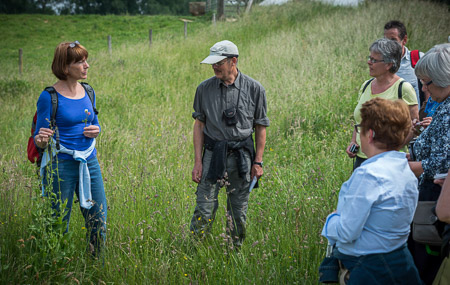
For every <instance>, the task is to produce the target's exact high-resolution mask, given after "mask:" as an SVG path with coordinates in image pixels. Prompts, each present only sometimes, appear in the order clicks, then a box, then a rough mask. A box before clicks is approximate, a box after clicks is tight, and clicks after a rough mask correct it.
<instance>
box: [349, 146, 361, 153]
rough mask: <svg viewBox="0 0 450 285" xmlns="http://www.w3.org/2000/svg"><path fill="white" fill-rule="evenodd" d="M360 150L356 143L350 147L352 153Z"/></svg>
mask: <svg viewBox="0 0 450 285" xmlns="http://www.w3.org/2000/svg"><path fill="white" fill-rule="evenodd" d="M358 150H359V146H357V145H356V144H352V146H351V147H350V152H351V153H357V152H358Z"/></svg>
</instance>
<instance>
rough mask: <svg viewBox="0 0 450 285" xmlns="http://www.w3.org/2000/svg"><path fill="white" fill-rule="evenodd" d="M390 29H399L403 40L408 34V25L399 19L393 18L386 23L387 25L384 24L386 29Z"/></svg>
mask: <svg viewBox="0 0 450 285" xmlns="http://www.w3.org/2000/svg"><path fill="white" fill-rule="evenodd" d="M390 29H397V30H398V35H399V36H400V39H401V40H403V39H404V38H405V36H406V35H408V34H407V33H406V27H405V25H404V24H403V23H402V22H400V21H397V20H392V21H389V22H387V23H386V25H384V30H390Z"/></svg>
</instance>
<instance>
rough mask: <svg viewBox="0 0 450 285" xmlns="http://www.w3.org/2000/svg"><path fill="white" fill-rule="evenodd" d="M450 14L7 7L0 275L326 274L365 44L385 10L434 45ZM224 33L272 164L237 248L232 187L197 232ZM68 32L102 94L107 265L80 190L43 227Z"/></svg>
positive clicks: (381, 7) (216, 278)
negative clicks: (96, 251)
mask: <svg viewBox="0 0 450 285" xmlns="http://www.w3.org/2000/svg"><path fill="white" fill-rule="evenodd" d="M419 15H420V16H419ZM448 18H449V12H448V6H445V5H442V4H441V5H440V4H436V3H431V2H426V1H416V0H413V1H368V2H367V3H366V4H364V5H361V6H359V7H357V8H345V7H331V6H327V5H323V4H320V3H316V2H309V1H294V2H292V3H289V4H287V5H284V6H280V7H278V6H277V7H258V6H255V7H254V9H253V11H252V13H251V14H249V15H247V16H243V17H241V18H239V19H238V20H237V21H235V22H221V23H217V24H216V25H215V26H213V25H211V23H210V21H209V17H207V16H205V17H203V18H193V17H189V18H188V19H190V20H193V21H194V22H193V23H189V24H188V37H187V38H186V39H185V38H184V32H183V22H181V21H180V19H179V18H178V17H169V16H155V17H150V16H95V15H92V16H91V15H90V16H47V15H15V16H11V15H0V34H1V35H2V40H1V41H0V62H1V67H2V68H1V71H0V119H1V122H2V124H1V126H0V134H1V135H0V147H1V149H2V150H3V151H2V152H0V170H1V171H0V173H1V174H0V241H1V242H0V276H1V277H0V283H5V284H9V283H21V284H22V283H91V282H92V283H102V284H103V283H119V284H135V283H147V284H154V283H163V284H179V283H183V284H184V283H195V284H198V283H206V284H241V283H256V284H266V283H274V284H280V283H291V284H315V283H316V282H317V280H318V273H317V269H318V266H319V264H320V261H321V260H322V258H323V257H324V254H325V247H326V241H325V240H324V239H323V238H322V237H321V236H320V232H321V229H322V226H323V222H324V220H325V218H326V216H327V214H328V213H330V212H331V211H333V210H334V208H335V206H336V202H337V196H338V191H339V189H340V186H341V184H342V183H343V182H344V181H345V180H346V179H348V177H349V176H350V174H351V165H352V161H351V160H350V159H349V158H348V157H347V156H346V154H345V147H346V146H347V143H348V142H349V140H350V137H351V132H352V128H353V122H352V114H353V109H354V107H355V104H356V99H357V91H358V89H359V87H360V86H361V84H362V83H363V81H364V80H366V79H368V77H369V74H368V68H367V64H366V58H367V55H368V53H369V51H368V49H369V46H370V44H371V43H372V42H373V41H374V40H376V39H377V38H380V37H382V35H383V30H382V28H383V25H384V23H385V22H387V21H388V20H392V19H398V20H401V21H403V22H404V23H405V24H406V26H407V29H408V32H409V33H408V38H409V41H408V44H407V46H408V47H409V48H410V49H420V50H422V51H427V50H428V49H429V48H431V47H432V46H433V45H435V44H438V43H442V42H446V41H447V37H448V32H449V31H448ZM149 29H153V35H154V37H153V44H152V46H151V47H149V43H148V31H149ZM108 35H111V36H112V44H113V48H112V54H109V52H108V46H107V40H106V38H107V36H108ZM223 39H228V40H231V41H233V42H235V43H236V44H237V46H238V47H239V51H240V57H239V68H240V70H241V71H242V72H244V73H246V74H248V75H250V76H251V77H253V78H255V79H257V80H258V81H260V82H261V83H262V84H263V85H264V87H265V88H266V91H267V98H268V108H269V113H268V115H269V118H270V120H271V126H270V128H268V136H267V144H266V152H265V155H264V162H265V168H264V171H265V175H264V176H263V179H262V181H261V188H259V189H257V190H255V191H253V192H252V195H251V197H250V205H249V212H248V231H247V236H248V238H247V240H246V242H245V245H244V247H243V248H242V250H241V252H240V253H239V254H236V253H234V252H233V251H232V250H230V248H229V246H228V243H227V238H228V237H227V236H226V231H225V226H226V218H225V216H224V207H225V204H226V203H225V194H224V193H221V195H220V208H219V211H218V217H217V221H216V222H215V223H216V225H215V227H214V229H213V231H212V232H211V237H210V238H208V239H206V240H205V241H204V242H203V243H198V242H197V241H195V240H193V239H192V238H191V237H190V233H189V221H190V218H191V215H192V212H193V209H194V205H195V194H194V193H195V185H194V183H193V182H191V178H190V177H191V171H192V167H193V146H192V126H193V120H192V118H191V113H192V103H193V102H192V101H193V97H194V93H195V88H196V86H197V85H198V84H199V83H200V82H201V81H203V80H204V79H206V78H209V77H211V76H213V73H212V70H211V67H210V66H206V65H200V64H199V63H200V61H201V60H202V59H203V58H204V57H206V56H207V55H208V53H209V47H210V46H212V45H213V44H214V43H215V42H217V41H219V40H223ZM63 40H67V41H74V40H78V41H80V42H81V43H82V44H83V45H84V46H85V47H86V48H87V49H88V51H89V59H88V61H89V64H90V69H89V77H88V80H87V82H89V83H90V84H91V85H92V86H93V87H94V88H95V91H96V94H97V106H98V109H99V111H100V115H99V120H100V124H101V126H102V133H101V135H100V137H99V139H98V142H97V146H98V155H99V161H100V164H101V167H102V172H103V176H104V180H105V190H106V195H107V199H108V240H107V250H106V252H105V263H104V265H103V264H102V262H98V261H92V260H91V259H89V258H88V257H87V254H86V253H85V251H84V249H85V248H84V235H85V231H86V230H85V229H84V228H83V226H84V224H83V221H82V217H81V215H80V213H79V210H78V209H76V208H77V206H74V208H73V212H72V220H71V225H70V227H71V231H70V232H71V234H72V236H71V237H70V238H61V236H58V235H54V236H48V235H47V236H44V234H47V232H48V231H47V230H46V229H45V228H43V227H41V226H42V225H43V224H44V221H43V219H44V216H43V214H41V212H39V211H44V210H43V209H44V207H43V204H42V201H41V199H39V198H38V197H39V185H38V184H39V181H38V179H37V177H36V175H35V169H34V165H31V164H30V163H29V162H28V161H27V159H26V141H27V139H28V136H29V130H30V123H31V119H32V116H33V114H34V111H35V109H36V107H35V106H36V101H37V98H38V96H39V94H40V92H41V91H42V90H43V89H44V87H45V86H48V85H52V84H53V83H54V82H56V79H55V78H54V76H53V75H52V73H51V70H50V65H51V61H52V57H53V52H54V49H55V47H56V45H57V44H58V43H59V42H60V41H63ZM19 48H22V49H23V53H24V66H23V74H22V75H19V74H18V65H17V62H18V57H17V56H18V49H19ZM32 233H40V234H41V235H33V236H32Z"/></svg>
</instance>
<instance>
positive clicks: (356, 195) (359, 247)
mask: <svg viewBox="0 0 450 285" xmlns="http://www.w3.org/2000/svg"><path fill="white" fill-rule="evenodd" d="M417 185H418V184H417V178H416V177H415V175H414V174H413V172H412V171H411V169H410V168H409V166H408V161H407V159H406V154H405V153H402V152H398V151H388V152H383V153H381V154H378V155H376V156H373V157H371V158H369V159H367V160H366V161H365V162H364V163H363V164H361V166H360V167H358V168H357V169H355V171H354V172H353V175H352V176H351V177H350V179H349V180H348V181H346V182H345V183H344V184H342V187H341V190H340V193H339V200H338V205H337V211H336V213H332V214H330V215H329V216H328V217H327V220H326V222H325V226H324V227H323V230H322V235H323V236H325V237H326V238H327V239H328V240H329V242H330V243H331V244H336V246H337V248H338V249H339V251H340V252H342V253H343V254H347V255H352V256H361V255H367V254H373V253H386V252H391V251H393V250H394V249H397V248H399V247H400V246H402V245H404V244H405V243H406V241H407V239H408V235H409V231H410V224H411V222H412V219H413V216H414V212H415V209H416V206H417V200H418V196H419V192H418V190H417Z"/></svg>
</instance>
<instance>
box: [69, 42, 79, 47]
mask: <svg viewBox="0 0 450 285" xmlns="http://www.w3.org/2000/svg"><path fill="white" fill-rule="evenodd" d="M79 44H80V42H79V41H74V42H73V43H70V44H69V47H70V48H74V47H75V46H76V45H79Z"/></svg>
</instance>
